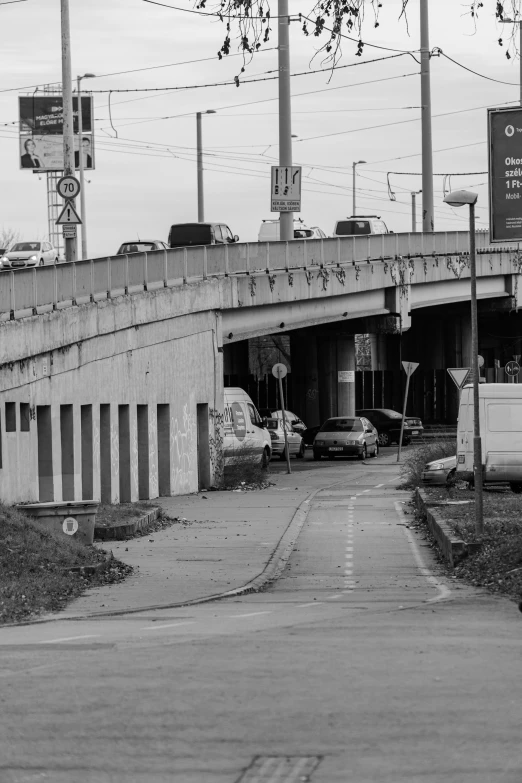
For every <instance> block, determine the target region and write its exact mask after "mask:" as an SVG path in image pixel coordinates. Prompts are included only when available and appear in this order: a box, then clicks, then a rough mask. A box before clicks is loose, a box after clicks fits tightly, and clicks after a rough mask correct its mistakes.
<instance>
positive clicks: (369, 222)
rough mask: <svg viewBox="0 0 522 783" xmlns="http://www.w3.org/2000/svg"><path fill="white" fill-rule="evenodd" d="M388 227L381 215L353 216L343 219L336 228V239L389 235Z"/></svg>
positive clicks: (334, 232) (334, 233) (337, 223)
mask: <svg viewBox="0 0 522 783" xmlns="http://www.w3.org/2000/svg"><path fill="white" fill-rule="evenodd" d="M389 233H390V232H389V231H388V226H387V225H386V223H385V222H384V220H381V217H380V215H352V217H347V218H341V220H338V221H337V222H336V224H335V226H334V231H333V235H334V237H353V236H361V235H364V234H389Z"/></svg>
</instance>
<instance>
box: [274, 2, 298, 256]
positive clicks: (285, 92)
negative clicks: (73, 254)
mask: <svg viewBox="0 0 522 783" xmlns="http://www.w3.org/2000/svg"><path fill="white" fill-rule="evenodd" d="M277 13H278V16H279V19H278V20H277V21H278V28H277V29H278V46H277V54H278V66H279V80H278V82H279V165H280V166H285V167H286V166H287V167H289V168H290V167H291V166H292V108H291V98H290V17H289V15H288V0H278V3H277ZM279 238H280V240H282V241H284V242H288V241H290V240H291V239H293V238H294V213H293V212H280V213H279Z"/></svg>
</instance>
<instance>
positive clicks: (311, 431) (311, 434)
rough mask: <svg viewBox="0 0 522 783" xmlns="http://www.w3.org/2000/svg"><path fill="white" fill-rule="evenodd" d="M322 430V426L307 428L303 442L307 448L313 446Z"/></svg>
mask: <svg viewBox="0 0 522 783" xmlns="http://www.w3.org/2000/svg"><path fill="white" fill-rule="evenodd" d="M320 429H321V425H320V424H318V425H317V426H316V427H307V428H306V429H305V431H304V432H303V440H304V442H305V444H306V445H307V446H311V445H312V444H313V442H314V438H315V436H316V435H317V433H318V432H319V430H320Z"/></svg>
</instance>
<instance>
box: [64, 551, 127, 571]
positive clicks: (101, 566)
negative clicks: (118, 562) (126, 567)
mask: <svg viewBox="0 0 522 783" xmlns="http://www.w3.org/2000/svg"><path fill="white" fill-rule="evenodd" d="M113 559H114V557H113V554H112V552H110V553H109V554H108V555H106V557H105V560H103V561H102V562H101V563H97V564H96V565H85V566H70V567H68V568H64V569H63V570H64V571H67V572H68V573H70V574H81V575H82V576H94V575H95V574H103V573H104V571H106V570H107V569H108V568H109V565H110V563H111V562H112V561H113Z"/></svg>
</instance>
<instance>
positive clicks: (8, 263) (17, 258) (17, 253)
mask: <svg viewBox="0 0 522 783" xmlns="http://www.w3.org/2000/svg"><path fill="white" fill-rule="evenodd" d="M0 263H1V265H2V269H26V268H27V267H32V266H44V265H45V264H57V263H58V251H57V250H56V248H54V247H53V246H52V244H51V243H50V242H41V241H37V242H15V244H14V245H13V246H12V248H11V250H10V251H9V252H8V253H4V255H3V256H1V257H0Z"/></svg>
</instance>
